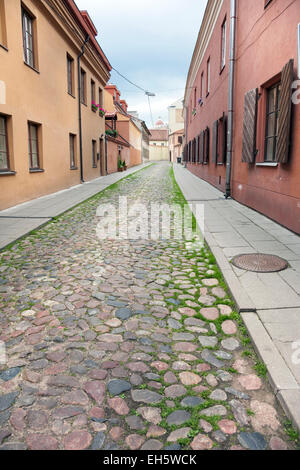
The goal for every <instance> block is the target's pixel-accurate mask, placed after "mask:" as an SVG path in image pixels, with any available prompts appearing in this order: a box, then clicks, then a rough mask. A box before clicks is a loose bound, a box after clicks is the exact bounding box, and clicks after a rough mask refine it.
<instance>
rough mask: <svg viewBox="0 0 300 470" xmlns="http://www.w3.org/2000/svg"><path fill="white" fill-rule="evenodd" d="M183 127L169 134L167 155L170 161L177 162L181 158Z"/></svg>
mask: <svg viewBox="0 0 300 470" xmlns="http://www.w3.org/2000/svg"><path fill="white" fill-rule="evenodd" d="M183 141H184V129H181V130H179V131H175V132H173V134H169V156H170V162H173V163H177V162H179V160H178V159H180V162H181V161H182V158H183Z"/></svg>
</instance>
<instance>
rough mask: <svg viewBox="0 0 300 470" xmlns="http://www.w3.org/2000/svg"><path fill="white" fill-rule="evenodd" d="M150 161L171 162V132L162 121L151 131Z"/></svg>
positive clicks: (159, 120)
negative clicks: (169, 145) (169, 146)
mask: <svg viewBox="0 0 300 470" xmlns="http://www.w3.org/2000/svg"><path fill="white" fill-rule="evenodd" d="M150 132H151V135H150V139H149V141H150V142H149V143H150V155H149V159H150V161H169V148H168V144H169V130H168V126H167V125H166V124H165V123H164V122H163V121H162V120H161V119H158V121H157V122H156V123H155V128H154V129H150Z"/></svg>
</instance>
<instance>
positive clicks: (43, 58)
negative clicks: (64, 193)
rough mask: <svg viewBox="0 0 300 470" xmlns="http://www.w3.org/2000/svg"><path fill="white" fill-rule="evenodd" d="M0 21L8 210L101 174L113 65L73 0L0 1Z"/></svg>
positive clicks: (2, 172)
mask: <svg viewBox="0 0 300 470" xmlns="http://www.w3.org/2000/svg"><path fill="white" fill-rule="evenodd" d="M0 18H1V29H0V63H1V67H0V83H1V87H0V88H1V90H2V93H1V96H0V144H1V146H0V184H1V194H0V209H5V208H7V207H10V206H13V205H15V204H18V203H21V202H24V201H27V200H30V199H33V198H36V197H39V196H43V195H46V194H50V193H53V192H55V191H58V190H61V189H64V188H68V187H71V186H73V185H76V184H79V183H80V182H83V181H88V180H92V179H94V178H97V177H99V176H100V174H102V171H101V164H100V163H101V158H103V152H104V143H103V138H104V135H105V119H104V116H103V113H101V112H100V111H99V108H101V107H102V106H103V90H104V87H105V85H106V83H107V81H108V79H109V72H110V70H111V66H110V64H109V62H108V60H107V58H106V56H105V55H104V53H103V51H102V49H101V47H100V46H99V44H98V42H97V40H96V36H97V30H96V28H95V26H94V25H93V23H92V20H91V19H90V17H89V15H88V13H87V12H86V11H84V12H80V11H79V10H78V8H77V6H76V4H75V2H74V1H73V0H63V1H62V0H47V2H46V1H45V2H44V1H39V0H24V1H22V2H21V1H20V0H0ZM79 56H80V58H79ZM78 77H80V78H79V79H78ZM79 110H80V111H79Z"/></svg>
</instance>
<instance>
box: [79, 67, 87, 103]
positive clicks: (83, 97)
mask: <svg viewBox="0 0 300 470" xmlns="http://www.w3.org/2000/svg"><path fill="white" fill-rule="evenodd" d="M80 101H81V103H82V104H86V73H85V71H84V70H83V69H81V70H80Z"/></svg>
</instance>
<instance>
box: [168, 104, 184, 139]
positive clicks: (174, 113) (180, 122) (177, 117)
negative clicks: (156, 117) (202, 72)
mask: <svg viewBox="0 0 300 470" xmlns="http://www.w3.org/2000/svg"><path fill="white" fill-rule="evenodd" d="M168 115H169V118H168V119H169V133H170V134H173V133H174V132H176V131H181V130H182V129H183V127H184V115H183V98H181V99H180V100H177V101H175V102H174V103H172V104H171V105H170V106H169V107H168Z"/></svg>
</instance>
